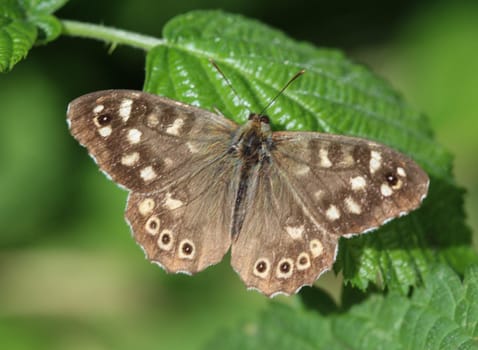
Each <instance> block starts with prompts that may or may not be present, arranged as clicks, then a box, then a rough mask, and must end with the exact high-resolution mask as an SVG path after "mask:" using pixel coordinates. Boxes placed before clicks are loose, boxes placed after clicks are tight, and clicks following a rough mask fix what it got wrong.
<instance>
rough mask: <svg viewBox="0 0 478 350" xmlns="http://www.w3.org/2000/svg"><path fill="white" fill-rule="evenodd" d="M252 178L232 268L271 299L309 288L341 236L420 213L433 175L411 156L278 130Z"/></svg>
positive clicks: (371, 145)
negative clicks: (268, 154)
mask: <svg viewBox="0 0 478 350" xmlns="http://www.w3.org/2000/svg"><path fill="white" fill-rule="evenodd" d="M273 142H274V146H273V148H272V151H271V160H270V162H269V163H267V162H266V163H263V164H262V165H261V169H260V170H258V171H257V172H256V174H257V177H256V178H255V179H253V180H252V183H253V184H254V190H253V194H251V196H250V197H249V198H248V201H249V207H250V210H249V211H248V213H247V214H246V217H245V221H244V225H243V228H242V231H241V233H240V234H239V235H238V237H236V238H235V240H234V241H233V243H232V265H233V266H234V268H235V270H236V271H237V272H238V273H239V275H240V276H241V278H242V279H243V280H244V282H245V283H246V285H247V286H248V287H251V288H255V289H258V290H260V291H261V292H263V293H264V294H266V295H274V294H276V293H285V294H291V293H294V292H296V291H297V290H298V289H300V287H301V286H303V285H310V284H312V283H313V282H314V281H315V280H316V279H317V278H318V276H320V274H322V273H323V272H324V271H327V270H329V269H330V268H331V267H332V264H333V262H334V260H335V252H336V247H337V243H338V239H339V238H340V236H342V235H345V236H350V235H352V234H359V233H363V232H367V231H369V230H371V229H374V228H377V227H378V226H380V225H382V224H384V223H385V222H387V221H388V220H390V219H393V218H395V217H398V216H401V215H403V214H405V213H407V212H409V211H410V210H413V209H415V208H417V207H418V206H419V205H420V203H421V201H422V199H423V198H424V197H425V195H426V194H427V190H428V183H429V180H428V176H427V175H426V174H425V172H424V171H423V170H421V169H420V167H419V166H418V165H417V164H416V163H414V162H413V161H412V160H410V159H409V158H408V157H406V156H404V155H403V154H401V153H398V152H396V151H394V150H392V149H390V148H389V147H387V146H384V145H380V144H377V143H374V142H369V141H366V140H363V139H358V138H352V137H345V136H336V135H328V134H320V133H299V132H297V133H295V132H278V133H274V134H273Z"/></svg>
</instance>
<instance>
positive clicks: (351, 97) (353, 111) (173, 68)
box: [144, 11, 476, 293]
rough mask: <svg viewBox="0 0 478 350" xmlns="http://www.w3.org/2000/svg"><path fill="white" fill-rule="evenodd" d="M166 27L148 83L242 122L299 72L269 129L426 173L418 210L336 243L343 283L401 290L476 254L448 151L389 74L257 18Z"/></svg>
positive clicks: (207, 19) (183, 20)
mask: <svg viewBox="0 0 478 350" xmlns="http://www.w3.org/2000/svg"><path fill="white" fill-rule="evenodd" d="M163 33H164V44H162V45H160V46H157V47H156V48H154V49H152V50H151V51H150V52H149V53H148V57H147V66H146V81H145V85H144V88H145V90H147V91H149V92H153V93H157V94H160V95H165V96H168V97H171V98H175V99H177V100H180V101H182V102H186V103H190V104H193V105H197V106H200V107H203V108H206V109H209V110H214V109H215V108H218V109H219V110H220V111H221V112H222V113H223V114H224V115H225V116H227V117H229V118H231V119H234V120H236V121H244V120H245V119H246V118H247V115H248V113H249V112H251V111H252V112H260V111H261V110H262V109H263V108H264V107H265V106H266V105H267V103H268V102H269V101H270V100H271V99H272V98H273V97H274V96H275V95H276V94H277V93H278V91H279V90H280V89H281V88H282V87H283V86H284V85H285V84H286V83H287V81H288V80H289V79H290V78H291V77H292V76H293V75H294V74H295V73H296V72H298V71H299V70H300V69H305V70H306V73H305V74H304V75H303V76H301V77H300V78H299V79H298V80H296V81H295V82H294V83H293V84H292V85H291V86H290V87H289V88H288V89H287V90H286V91H285V92H284V93H283V94H282V95H281V96H280V97H279V98H278V99H277V101H276V102H275V103H274V104H273V105H272V107H270V108H269V109H268V111H267V113H268V115H269V116H270V117H271V120H272V121H273V126H274V127H275V129H288V130H316V131H325V132H332V133H337V134H346V135H354V136H360V137H364V138H367V139H372V140H376V141H379V142H382V143H385V144H387V145H389V146H392V147H394V148H396V149H398V150H399V151H402V152H404V153H407V154H409V155H410V156H411V157H412V158H414V159H415V160H416V161H418V162H419V163H420V164H421V165H422V166H423V167H424V169H425V170H426V171H427V172H428V173H429V175H430V177H431V179H432V182H431V187H430V193H429V199H428V200H426V201H425V204H424V206H423V208H421V209H420V210H418V211H417V212H414V213H412V214H411V215H409V216H407V217H404V218H401V219H398V220H395V221H393V222H392V223H390V224H387V225H385V226H384V227H383V228H381V229H380V230H379V231H377V232H373V233H370V234H369V235H366V236H359V237H356V238H353V239H350V240H346V239H343V240H342V241H341V244H340V249H339V256H338V261H337V263H336V264H335V269H336V271H340V270H343V274H344V277H345V280H346V281H347V282H350V283H352V284H353V285H356V286H358V287H360V288H363V289H365V288H367V287H368V286H369V283H370V282H373V283H374V284H377V285H379V286H381V287H385V286H388V287H389V288H391V289H393V290H399V291H400V292H402V293H407V291H408V290H409V287H410V286H413V285H417V284H419V283H420V282H421V281H422V280H423V279H424V278H425V277H426V275H427V273H428V270H429V265H430V264H431V263H433V262H436V261H441V260H445V261H447V262H449V263H450V264H453V266H454V267H455V268H456V269H457V270H458V271H461V272H463V269H464V267H465V266H467V265H468V264H469V263H470V261H473V260H474V259H476V256H475V255H473V254H472V253H471V250H470V248H469V246H470V242H471V237H470V231H469V229H468V228H467V227H466V225H465V222H464V214H463V193H462V191H461V189H459V188H457V187H456V186H455V185H454V183H453V178H452V175H451V167H452V164H451V157H450V155H449V154H448V153H447V152H446V151H445V150H444V149H443V148H442V147H441V146H440V145H439V144H437V143H436V142H435V140H434V139H433V135H432V132H431V130H430V127H429V125H428V122H427V120H426V118H424V117H423V116H422V115H421V114H420V113H419V112H417V111H416V110H414V109H413V108H412V107H410V106H409V105H408V104H407V103H406V102H405V101H404V100H403V99H402V98H401V97H400V95H398V94H397V93H396V92H395V91H394V90H393V89H392V88H391V87H390V86H389V85H388V84H387V83H386V82H385V81H383V80H382V79H380V78H378V77H376V76H375V75H374V74H373V73H371V72H370V71H369V70H367V69H366V68H364V67H362V66H360V65H357V64H355V63H353V62H351V61H350V60H348V59H347V58H346V57H344V56H343V55H342V54H341V53H340V52H338V51H335V50H328V49H319V48H316V47H313V46H312V45H309V44H306V43H300V42H296V41H294V40H292V39H291V38H289V37H287V36H286V35H284V34H283V33H281V32H280V31H277V30H274V29H271V28H269V27H268V26H266V25H263V24H261V23H259V22H257V21H254V20H250V19H246V18H244V17H241V16H237V15H231V14H226V13H222V12H220V11H194V12H191V13H188V14H185V15H182V16H178V17H176V18H174V19H173V20H171V21H170V22H169V23H168V24H167V25H166V26H165V28H164V31H163ZM210 59H213V60H214V61H215V62H216V63H217V64H218V66H219V67H220V69H221V70H222V71H223V72H224V73H225V75H226V76H227V78H228V79H229V80H230V81H231V83H232V86H233V87H234V89H235V90H236V91H237V93H238V95H239V96H236V95H235V94H234V91H233V89H231V87H230V86H228V85H227V82H226V80H225V79H224V78H223V77H222V76H221V74H219V72H218V71H217V70H216V69H215V68H214V67H213V65H212V64H211V63H210V62H209V60H210ZM444 199H446V200H444ZM449 237H454V239H453V241H452V240H450V238H449ZM465 251H467V252H468V253H465V254H463V253H464V252H465Z"/></svg>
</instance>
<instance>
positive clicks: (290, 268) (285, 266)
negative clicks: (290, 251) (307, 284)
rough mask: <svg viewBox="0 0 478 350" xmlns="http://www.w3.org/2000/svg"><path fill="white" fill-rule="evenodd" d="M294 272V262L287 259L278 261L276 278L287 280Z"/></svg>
mask: <svg viewBox="0 0 478 350" xmlns="http://www.w3.org/2000/svg"><path fill="white" fill-rule="evenodd" d="M293 272H294V261H293V260H292V259H289V258H283V259H281V260H280V261H279V263H278V264H277V268H276V276H277V278H289V277H290V276H292V273H293Z"/></svg>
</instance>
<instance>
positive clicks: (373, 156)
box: [370, 151, 382, 174]
mask: <svg viewBox="0 0 478 350" xmlns="http://www.w3.org/2000/svg"><path fill="white" fill-rule="evenodd" d="M381 166H382V155H381V154H380V152H377V151H372V152H370V173H371V174H373V173H375V172H376V171H377V170H378V169H380V167H381Z"/></svg>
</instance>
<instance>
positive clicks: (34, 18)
mask: <svg viewBox="0 0 478 350" xmlns="http://www.w3.org/2000/svg"><path fill="white" fill-rule="evenodd" d="M19 2H20V3H21V4H22V6H23V8H24V9H25V11H26V13H27V17H28V19H29V21H30V22H31V23H33V24H35V25H36V26H37V28H38V29H40V33H39V35H38V38H37V41H36V43H37V44H46V43H48V42H50V41H52V40H54V39H56V38H57V37H58V36H59V35H60V34H61V23H60V21H59V20H58V19H57V18H56V17H54V16H52V15H51V14H52V13H53V12H55V11H56V10H58V9H60V8H61V7H62V6H63V5H65V4H66V3H67V2H68V0H19Z"/></svg>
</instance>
